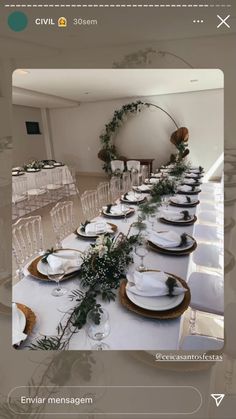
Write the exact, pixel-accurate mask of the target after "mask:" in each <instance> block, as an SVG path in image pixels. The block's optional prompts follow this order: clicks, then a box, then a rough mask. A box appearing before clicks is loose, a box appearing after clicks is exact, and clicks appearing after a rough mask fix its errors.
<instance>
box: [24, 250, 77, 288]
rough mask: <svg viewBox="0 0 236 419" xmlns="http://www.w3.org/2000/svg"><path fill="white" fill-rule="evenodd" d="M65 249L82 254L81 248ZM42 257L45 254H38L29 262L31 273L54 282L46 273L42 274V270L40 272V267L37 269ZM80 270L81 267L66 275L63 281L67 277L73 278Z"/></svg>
mask: <svg viewBox="0 0 236 419" xmlns="http://www.w3.org/2000/svg"><path fill="white" fill-rule="evenodd" d="M63 250H73V251H74V252H78V253H81V254H82V252H80V250H77V249H63ZM55 252H56V250H55ZM42 257H43V255H41V256H37V257H36V258H35V259H34V260H32V262H31V263H30V264H29V266H28V267H27V269H28V271H29V273H30V274H31V275H32V276H33V277H34V278H36V279H40V280H42V281H47V282H54V281H52V280H51V279H49V278H48V277H47V276H46V275H43V274H41V272H39V271H38V269H37V265H38V262H39V261H40V259H42ZM78 272H79V269H78V270H77V271H75V272H71V273H69V274H67V275H64V277H63V278H62V279H61V281H65V280H67V279H70V278H72V277H73V276H75V275H76V274H77V273H78ZM61 281H60V282H61Z"/></svg>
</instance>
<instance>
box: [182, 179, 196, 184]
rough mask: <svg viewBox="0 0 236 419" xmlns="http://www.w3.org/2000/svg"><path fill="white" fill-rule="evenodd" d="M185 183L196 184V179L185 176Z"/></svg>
mask: <svg viewBox="0 0 236 419" xmlns="http://www.w3.org/2000/svg"><path fill="white" fill-rule="evenodd" d="M183 183H187V184H188V185H194V184H195V180H194V179H188V178H184V180H183Z"/></svg>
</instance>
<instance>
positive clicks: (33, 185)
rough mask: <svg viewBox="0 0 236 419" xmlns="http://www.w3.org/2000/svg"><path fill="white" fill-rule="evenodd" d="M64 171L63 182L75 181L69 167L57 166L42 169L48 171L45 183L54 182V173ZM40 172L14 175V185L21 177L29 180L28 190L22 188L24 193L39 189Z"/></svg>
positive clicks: (44, 171)
mask: <svg viewBox="0 0 236 419" xmlns="http://www.w3.org/2000/svg"><path fill="white" fill-rule="evenodd" d="M56 171H58V172H60V171H61V172H62V182H68V181H69V182H70V183H73V179H72V176H71V173H70V171H69V169H68V167H67V166H66V165H65V166H62V167H55V168H54V169H42V172H43V173H46V176H45V184H47V185H49V184H51V183H53V178H52V173H53V172H54V173H55V172H56ZM39 173H40V172H35V173H34V172H30V173H29V172H28V173H25V174H24V175H22V176H20V177H18V176H12V184H13V185H14V182H17V179H21V178H26V179H27V182H26V185H25V186H26V190H22V193H26V192H27V191H28V190H29V189H37V180H36V179H37V176H38V174H39Z"/></svg>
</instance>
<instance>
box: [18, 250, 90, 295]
mask: <svg viewBox="0 0 236 419" xmlns="http://www.w3.org/2000/svg"><path fill="white" fill-rule="evenodd" d="M82 255H83V253H82V252H81V251H79V250H76V249H53V248H52V249H49V250H47V251H46V252H45V253H44V254H43V255H40V256H37V257H35V258H34V259H33V260H32V261H31V262H30V263H29V264H28V265H27V266H26V267H25V268H24V275H25V276H28V275H30V276H31V277H32V278H33V279H36V280H40V281H42V282H50V281H55V282H56V283H57V288H56V289H55V290H53V292H52V293H53V295H54V294H55V296H60V295H63V294H64V293H65V292H64V291H63V289H62V288H61V287H60V286H59V283H60V282H61V281H65V280H68V279H71V278H73V277H74V276H76V275H77V274H78V273H79V271H80V267H81V265H82V262H83V259H82ZM65 291H66V290H65Z"/></svg>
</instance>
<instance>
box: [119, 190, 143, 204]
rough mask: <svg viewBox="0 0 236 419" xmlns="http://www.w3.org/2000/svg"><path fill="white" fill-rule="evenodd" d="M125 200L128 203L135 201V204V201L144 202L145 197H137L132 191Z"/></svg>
mask: <svg viewBox="0 0 236 419" xmlns="http://www.w3.org/2000/svg"><path fill="white" fill-rule="evenodd" d="M123 198H124V195H123ZM125 199H126V200H127V201H133V202H135V201H142V200H143V197H142V196H137V195H135V193H134V192H133V191H130V192H128V194H127V195H126V197H125Z"/></svg>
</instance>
